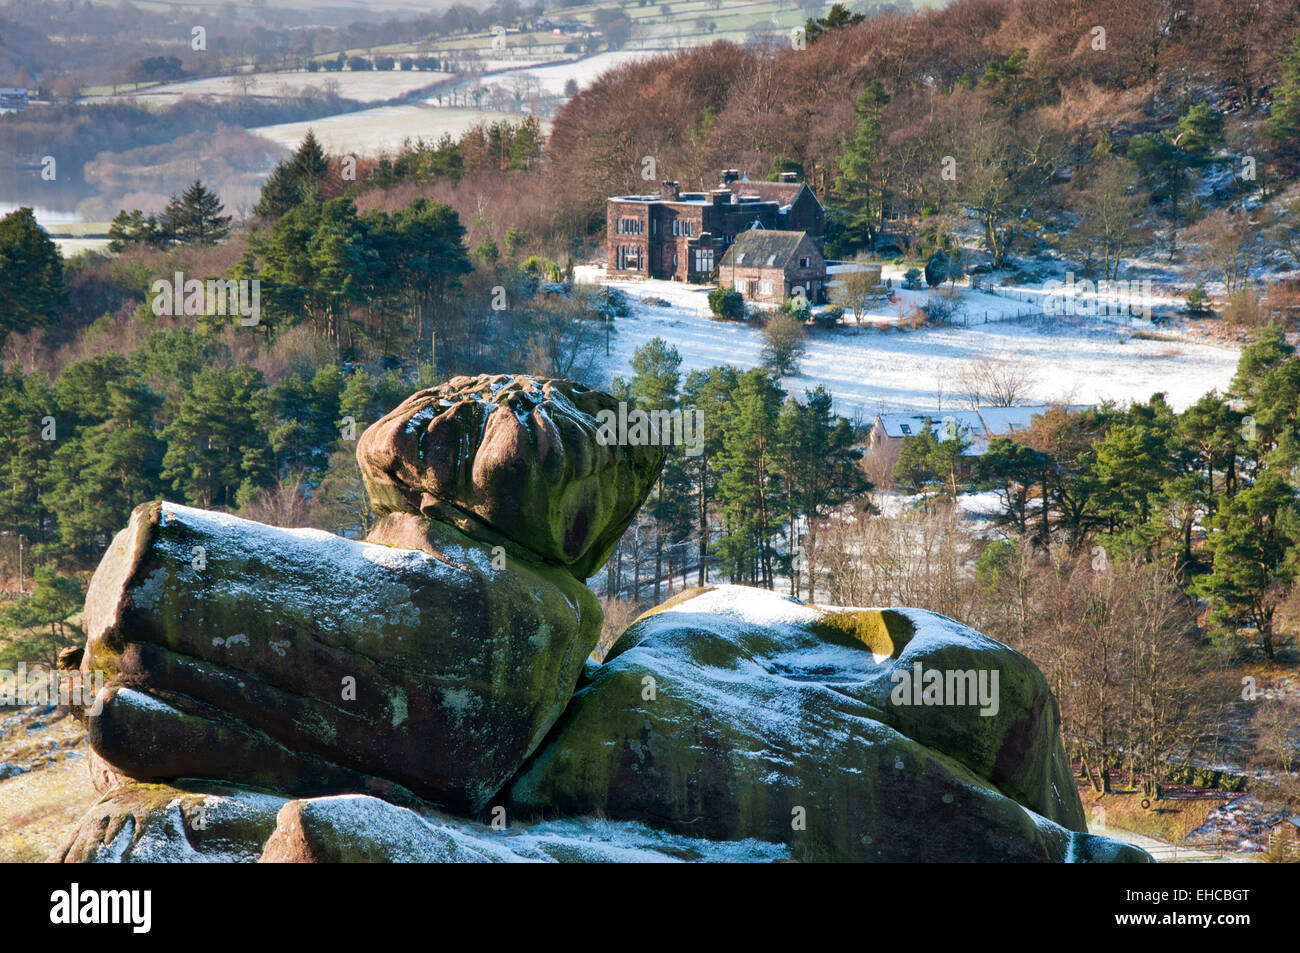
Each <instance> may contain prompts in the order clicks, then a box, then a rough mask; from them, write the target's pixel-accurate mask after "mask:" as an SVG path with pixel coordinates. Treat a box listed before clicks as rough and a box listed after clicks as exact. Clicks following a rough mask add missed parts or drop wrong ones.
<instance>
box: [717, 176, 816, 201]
mask: <svg viewBox="0 0 1300 953" xmlns="http://www.w3.org/2000/svg"><path fill="white" fill-rule="evenodd" d="M730 188H733V189H735V190H736V191H737V192H744V193H745V194H746V195H757V196H758V198H759V200H760V201H762V202H776V203H777V204H778V205H781V206H782V207H788V206H790V205H793V204H794V200H795V199H797V198H798V197H799V192H800V191H801V190H803V189H806V188H807V189H808V192H809V194H811V195H812V197H813V199H814V200H817V193H815V192H813V190H812V189H810V188H808V183H807V182H755V181H753V180H752V179H742V180H740V181H738V182H732V183H731V186H730ZM818 204H819V205H820V204H821V203H820V201H819V202H818Z"/></svg>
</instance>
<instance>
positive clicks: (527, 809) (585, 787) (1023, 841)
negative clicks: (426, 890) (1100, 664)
mask: <svg viewBox="0 0 1300 953" xmlns="http://www.w3.org/2000/svg"><path fill="white" fill-rule="evenodd" d="M930 672H938V673H940V674H939V678H940V679H941V681H940V682H938V683H936V682H935V678H934V677H933V676H931V675H930V674H929V673H930ZM949 673H963V674H960V675H956V677H952V678H950V677H949ZM964 673H971V674H970V676H969V678H970V679H972V680H971V681H968V680H967V676H966V675H965V674H964ZM936 685H937V688H936ZM968 686H969V687H970V688H971V689H972V695H973V696H974V697H962V696H959V695H958V692H957V689H958V688H959V687H960V688H961V689H963V690H964V689H965V688H966V687H968ZM981 688H982V689H984V691H983V697H980V694H981V693H980V689H981ZM927 689H934V690H931V691H929V692H927ZM936 691H937V694H936V693H935V692H936ZM936 702H937V703H936ZM501 803H502V804H503V805H504V807H505V809H506V812H507V814H509V815H510V816H513V817H524V818H527V817H530V816H540V815H546V816H555V815H557V814H558V815H565V814H578V815H580V814H586V813H590V812H594V811H601V812H603V813H604V814H605V815H606V816H608V817H611V818H619V819H626V820H640V821H643V822H644V823H647V824H651V825H654V826H657V827H662V828H664V829H666V830H669V831H673V832H677V833H684V834H685V833H689V834H693V835H696V836H704V837H710V838H718V839H728V838H755V839H758V840H761V841H766V842H775V843H784V844H788V845H789V847H790V849H791V851H792V854H793V856H794V857H795V859H801V858H806V859H826V860H878V861H918V860H920V861H925V860H939V861H970V860H976V861H979V860H983V861H1057V860H1098V859H1107V860H1112V859H1124V860H1134V859H1137V860H1142V859H1146V855H1145V854H1144V853H1143V852H1141V851H1138V850H1135V849H1131V848H1127V847H1126V846H1125V845H1120V844H1116V843H1114V842H1111V841H1108V840H1107V839H1105V838H1098V837H1093V836H1091V835H1088V834H1087V833H1086V830H1087V827H1086V824H1085V818H1084V813H1083V809H1082V806H1081V804H1080V801H1079V796H1078V793H1077V791H1076V789H1075V787H1074V782H1073V779H1072V778H1071V776H1070V771H1069V764H1068V761H1067V760H1066V758H1065V755H1064V752H1063V751H1062V749H1061V745H1060V741H1059V734H1058V716H1057V713H1056V710H1055V706H1054V703H1053V701H1052V698H1051V694H1050V692H1049V691H1048V687H1047V684H1046V682H1045V680H1044V678H1043V676H1042V674H1041V673H1040V672H1039V671H1038V670H1037V669H1036V668H1035V667H1034V666H1033V664H1032V663H1031V662H1029V660H1028V659H1026V658H1024V657H1023V656H1021V655H1019V654H1018V653H1016V652H1014V651H1012V650H1011V649H1009V648H1007V647H1006V646H1004V645H1001V644H1000V643H998V642H995V641H993V640H991V639H988V638H986V637H984V636H982V635H980V634H979V633H977V632H974V631H972V630H971V629H968V628H966V627H964V626H961V625H959V624H957V623H955V622H953V621H952V620H950V619H947V618H944V617H943V616H939V615H936V614H934V613H930V612H924V611H920V610H914V609H902V610H871V609H838V608H819V607H814V606H809V605H805V604H803V603H800V602H798V601H795V600H793V599H790V598H787V597H782V596H779V595H777V594H775V593H772V592H768V591H767V590H761V589H751V588H747V587H741V586H722V587H718V588H714V589H704V590H692V591H690V592H687V593H684V594H682V595H681V596H679V597H677V598H676V599H673V600H670V601H669V602H668V603H666V604H664V605H663V606H660V607H658V608H656V609H653V610H651V611H650V612H648V613H646V614H645V615H643V616H642V617H641V618H640V619H639V620H638V621H637V622H636V623H634V624H633V625H632V626H631V627H630V628H629V629H628V630H627V632H626V633H625V634H624V636H623V637H622V638H621V639H620V640H619V642H618V643H617V644H616V645H615V646H614V649H613V651H612V652H611V653H610V655H609V657H608V658H607V659H606V661H605V664H604V665H602V666H601V667H600V668H599V669H598V670H597V671H596V673H595V675H594V677H592V678H591V679H590V680H589V681H588V682H587V683H586V684H584V685H583V686H582V687H580V689H579V691H578V692H577V694H576V695H575V696H574V698H573V701H572V702H570V704H569V707H568V709H567V710H566V711H565V713H564V716H563V717H562V718H561V719H560V721H559V722H558V723H557V724H556V726H555V728H554V729H553V730H552V732H551V734H550V735H549V736H548V738H547V739H546V741H545V742H544V743H543V745H542V746H541V747H540V748H539V749H538V750H537V752H536V753H535V754H534V755H533V757H532V758H531V759H530V761H529V762H528V764H526V765H525V766H524V768H523V769H522V770H521V772H520V773H519V775H518V776H517V777H516V778H515V779H514V780H513V781H512V782H511V784H510V786H509V787H508V788H507V789H506V791H505V792H503V797H502V798H501Z"/></svg>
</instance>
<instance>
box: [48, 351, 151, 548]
mask: <svg viewBox="0 0 1300 953" xmlns="http://www.w3.org/2000/svg"><path fill="white" fill-rule="evenodd" d="M57 393H58V401H59V417H60V419H61V420H63V421H64V423H65V428H66V430H67V434H66V436H65V437H64V438H63V439H61V440H59V441H58V446H57V449H56V450H55V452H54V458H53V460H52V463H51V468H50V474H49V477H48V479H47V480H46V489H45V491H44V492H43V493H42V495H41V502H42V503H43V504H44V505H45V506H46V507H48V508H49V510H50V511H51V512H52V513H54V514H56V517H57V520H58V532H59V541H60V543H61V545H62V546H63V547H64V549H65V551H67V552H71V553H75V554H77V555H79V556H81V557H83V558H86V559H93V558H95V557H96V556H97V555H98V554H99V552H100V551H101V550H102V548H103V547H104V546H106V545H107V544H108V542H109V538H110V536H111V534H112V533H113V532H114V531H116V529H117V528H119V527H121V526H125V525H126V521H127V519H128V517H129V516H130V515H131V511H132V510H133V509H134V508H135V507H136V506H138V505H139V504H141V503H145V502H148V501H149V500H151V499H155V498H156V497H158V496H159V495H160V492H161V490H162V484H161V482H160V480H159V471H160V470H161V467H162V455H163V445H162V441H161V440H159V439H158V436H157V433H156V427H155V416H156V414H157V413H158V411H159V409H160V408H161V407H162V398H161V397H159V396H158V395H157V394H155V393H153V391H151V390H150V389H149V386H148V385H147V384H146V383H145V381H144V380H143V379H142V378H141V377H140V375H139V374H137V373H136V372H135V371H134V370H133V369H132V368H131V367H130V365H129V364H128V363H127V361H126V359H125V358H124V357H122V356H120V355H110V356H105V357H96V358H91V359H89V360H85V361H81V362H78V363H76V364H71V365H69V366H68V367H66V368H64V371H63V373H62V374H61V375H60V376H59V382H58V385H57Z"/></svg>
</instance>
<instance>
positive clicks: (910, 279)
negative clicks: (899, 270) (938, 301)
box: [903, 268, 921, 291]
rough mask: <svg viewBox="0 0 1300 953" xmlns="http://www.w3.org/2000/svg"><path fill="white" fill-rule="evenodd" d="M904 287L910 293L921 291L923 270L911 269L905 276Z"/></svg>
mask: <svg viewBox="0 0 1300 953" xmlns="http://www.w3.org/2000/svg"><path fill="white" fill-rule="evenodd" d="M903 287H904V288H906V289H907V290H908V291H920V290H921V269H920V268H909V269H907V271H906V272H905V273H904V274H903Z"/></svg>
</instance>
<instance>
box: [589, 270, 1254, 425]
mask: <svg viewBox="0 0 1300 953" xmlns="http://www.w3.org/2000/svg"><path fill="white" fill-rule="evenodd" d="M885 277H893V278H894V287H895V289H898V286H899V280H898V276H897V275H895V274H892V273H891V270H890V269H889V268H886V269H885ZM578 280H580V281H588V282H590V281H600V282H602V283H606V284H611V285H613V286H615V287H617V288H620V289H621V290H622V291H624V292H625V293H626V294H627V295H628V297H629V299H630V300H631V302H632V305H633V312H634V313H633V317H631V318H629V319H626V320H621V321H619V322H618V323H617V333H616V334H615V335H614V337H613V339H612V342H611V353H612V357H611V362H610V373H611V374H620V375H623V376H625V377H626V376H629V375H630V373H631V370H630V360H631V357H632V353H633V351H635V349H636V348H637V347H639V346H640V345H642V344H644V343H645V342H647V341H649V340H650V339H651V338H654V337H661V338H663V339H664V340H665V341H667V342H668V343H669V344H671V345H673V346H674V347H676V348H677V350H678V352H679V353H680V354H681V356H682V368H683V372H685V371H688V370H693V369H697V368H707V367H711V366H713V365H715V364H732V365H734V366H736V367H740V368H749V367H755V366H758V365H759V364H760V363H761V352H762V347H763V339H762V336H761V333H760V330H759V328H757V327H754V326H751V325H747V324H733V323H731V322H725V321H715V320H712V319H711V318H710V317H709V316H708V314H709V309H708V301H707V294H708V290H709V289H708V287H706V286H700V285H686V284H682V283H680V282H673V281H658V280H649V281H635V282H633V281H608V280H606V279H605V277H604V271H603V269H600V268H594V267H583V268H579V269H578ZM896 293H897V294H898V295H899V297H900V298H901V299H902V301H901V302H900V303H895V304H885V305H882V306H880V307H879V308H878V309H876V313H874V314H872V315H870V316H868V317H866V318H865V319H864V327H863V328H861V329H858V328H856V327H840V328H838V329H836V330H820V329H817V330H810V331H809V332H808V335H807V344H808V348H807V352H806V354H805V355H804V358H803V360H802V363H801V370H802V373H801V374H800V375H799V376H797V377H788V378H786V379H785V380H784V382H783V386H785V388H786V389H787V390H788V391H789V392H791V393H796V394H797V393H800V392H802V391H804V390H810V389H812V388H813V387H816V386H817V385H818V384H822V385H825V387H826V388H827V389H828V390H829V391H830V392H831V394H832V395H833V396H834V398H835V406H836V411H837V412H838V413H840V414H842V415H844V416H845V417H848V418H849V419H850V420H855V419H856V420H859V421H861V422H864V423H865V422H869V420H870V418H872V417H874V416H875V415H876V414H877V413H880V412H882V411H899V410H928V409H933V408H935V407H936V406H937V405H938V404H939V403H940V401H941V398H940V394H942V403H943V404H945V405H949V406H956V405H957V404H959V403H960V401H961V399H962V393H961V390H962V384H961V380H962V377H963V374H964V373H965V372H966V371H968V369H969V368H970V367H971V365H972V364H973V363H975V362H978V361H984V360H994V361H1011V362H1018V363H1023V364H1025V365H1027V366H1028V367H1029V370H1030V377H1031V378H1032V381H1033V386H1032V388H1031V394H1030V396H1031V398H1032V400H1033V402H1049V401H1057V400H1060V401H1068V402H1070V403H1075V404H1091V403H1097V402H1100V401H1102V400H1106V399H1111V400H1116V401H1120V402H1125V401H1129V400H1146V399H1147V398H1148V397H1150V396H1151V395H1152V394H1153V393H1155V392H1157V391H1164V392H1165V393H1166V394H1167V396H1168V399H1169V401H1170V403H1171V404H1172V405H1173V406H1174V407H1175V408H1177V409H1181V408H1183V407H1186V406H1187V405H1189V404H1191V403H1193V402H1195V400H1196V399H1197V398H1198V397H1200V396H1201V395H1202V394H1204V393H1205V392H1206V391H1209V390H1211V389H1214V388H1218V389H1219V390H1223V389H1224V388H1225V387H1226V386H1227V384H1228V382H1229V381H1230V380H1231V378H1232V375H1233V372H1234V371H1235V369H1236V365H1237V356H1238V355H1237V352H1236V351H1234V350H1231V349H1228V348H1221V347H1215V346H1212V345H1209V344H1199V343H1189V342H1184V341H1181V340H1177V341H1170V340H1144V339H1141V338H1138V337H1131V336H1129V335H1130V331H1129V329H1128V328H1126V327H1123V326H1122V325H1117V324H1116V323H1114V319H1109V320H1108V319H1104V318H1079V317H1073V318H1059V317H1037V318H1023V319H1020V318H1017V317H1016V315H1017V314H1018V313H1020V314H1024V313H1027V312H1028V311H1029V310H1030V308H1031V306H1030V305H1028V304H1026V303H1024V302H1021V301H1018V300H1014V299H1012V298H1006V297H1001V296H998V295H992V294H984V293H980V292H974V293H971V292H965V293H963V294H962V296H961V298H962V301H963V305H964V306H965V308H966V311H967V316H968V318H969V320H970V324H969V325H968V326H963V325H956V326H953V325H946V326H939V327H927V328H921V329H918V330H901V329H898V327H897V322H898V320H899V312H900V304H901V308H902V314H903V315H907V314H908V313H910V312H911V310H912V309H913V308H914V307H916V306H918V305H920V304H921V303H923V302H924V301H925V299H926V296H927V292H925V291H919V292H915V291H902V290H896ZM647 298H661V299H663V300H665V301H667V302H668V304H667V306H662V305H652V304H647V303H646V300H645V299H647ZM986 311H987V312H988V315H989V320H988V323H984V315H985V312H986ZM999 318H1003V320H999ZM887 323H888V324H890V325H891V326H890V327H887V328H884V329H876V328H873V327H871V326H870V325H871V324H880V325H885V324H887Z"/></svg>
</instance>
